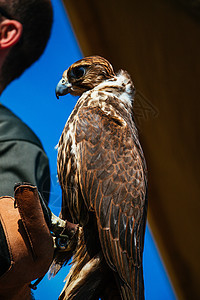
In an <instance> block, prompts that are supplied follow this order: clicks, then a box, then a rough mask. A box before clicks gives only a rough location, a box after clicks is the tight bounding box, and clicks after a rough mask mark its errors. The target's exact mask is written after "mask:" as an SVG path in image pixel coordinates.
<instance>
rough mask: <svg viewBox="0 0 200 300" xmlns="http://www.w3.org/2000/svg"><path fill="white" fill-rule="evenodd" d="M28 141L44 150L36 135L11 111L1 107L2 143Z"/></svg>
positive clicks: (0, 138) (0, 130) (0, 127)
mask: <svg viewBox="0 0 200 300" xmlns="http://www.w3.org/2000/svg"><path fill="white" fill-rule="evenodd" d="M12 140H13V141H14V140H15V141H17V140H18V141H20V140H21V141H26V142H30V143H33V144H35V145H37V146H38V147H40V148H41V149H43V147H42V144H41V142H40V140H39V139H38V137H37V136H36V134H35V133H34V132H33V131H32V130H31V129H30V128H29V127H28V126H27V125H26V124H25V123H24V122H23V121H22V120H21V119H20V118H19V117H17V116H16V115H15V114H14V113H13V112H12V111H11V110H9V109H8V108H6V107H5V106H3V105H0V142H5V141H12Z"/></svg>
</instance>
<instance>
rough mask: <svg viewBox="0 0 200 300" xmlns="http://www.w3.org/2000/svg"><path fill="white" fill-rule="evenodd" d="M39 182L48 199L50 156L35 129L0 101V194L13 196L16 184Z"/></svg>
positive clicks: (44, 195) (40, 188)
mask: <svg viewBox="0 0 200 300" xmlns="http://www.w3.org/2000/svg"><path fill="white" fill-rule="evenodd" d="M19 182H20V183H21V182H29V183H31V184H33V185H36V186H37V187H38V189H39V191H40V192H41V194H42V196H43V197H44V198H45V200H47V201H48V198H49V188H50V174H49V163H48V158H47V156H46V154H45V152H44V149H43V147H42V144H41V142H40V141H39V139H38V138H37V136H36V135H35V134H34V133H33V131H32V130H31V129H30V128H29V127H28V126H27V125H26V124H25V123H23V122H22V121H21V120H20V119H19V118H18V117H17V116H15V115H14V114H13V113H12V112H11V111H10V110H9V109H7V108H6V107H5V106H3V105H1V104H0V196H5V195H8V196H13V191H14V189H13V188H14V185H15V183H19Z"/></svg>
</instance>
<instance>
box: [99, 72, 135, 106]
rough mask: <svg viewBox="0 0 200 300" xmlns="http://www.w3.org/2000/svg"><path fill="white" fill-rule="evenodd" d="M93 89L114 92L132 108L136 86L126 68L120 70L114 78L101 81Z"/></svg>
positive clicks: (113, 93)
mask: <svg viewBox="0 0 200 300" xmlns="http://www.w3.org/2000/svg"><path fill="white" fill-rule="evenodd" d="M93 91H104V92H107V93H112V95H115V96H116V97H117V98H118V99H120V100H121V101H122V102H123V103H124V104H126V105H127V106H129V107H131V108H132V105H133V98H134V92H135V88H134V85H133V82H132V80H131V77H130V75H129V74H128V73H127V72H126V71H124V70H120V71H119V73H117V74H116V76H115V77H114V78H111V79H108V80H105V81H103V82H101V83H100V84H99V85H97V86H96V87H95V88H94V89H93Z"/></svg>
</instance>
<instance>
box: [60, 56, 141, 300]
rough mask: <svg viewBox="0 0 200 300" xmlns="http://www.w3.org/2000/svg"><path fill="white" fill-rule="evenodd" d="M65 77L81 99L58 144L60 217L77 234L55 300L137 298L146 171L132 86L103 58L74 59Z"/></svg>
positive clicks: (74, 92) (71, 91)
mask: <svg viewBox="0 0 200 300" xmlns="http://www.w3.org/2000/svg"><path fill="white" fill-rule="evenodd" d="M80 66H83V68H84V70H82V69H77V68H78V67H80ZM74 68H76V72H74V73H77V74H78V76H77V77H78V78H76V77H75V76H74V73H73V71H72V70H74ZM81 72H82V73H83V76H80V75H81V74H82V73H81ZM70 74H71V75H72V77H70ZM63 77H66V80H68V82H70V83H71V84H72V87H71V89H70V91H69V92H70V93H72V94H78V95H81V97H80V98H79V100H78V102H77V104H76V106H75V108H74V110H73V112H72V114H71V115H70V117H69V119H68V121H67V123H66V126H65V128H64V130H63V133H62V136H61V138H60V141H59V145H58V177H59V181H60V184H61V187H62V192H63V203H62V212H61V214H62V217H63V218H65V219H67V218H68V219H70V221H72V222H74V223H79V224H80V225H81V226H82V230H81V231H80V235H79V240H78V246H77V252H76V254H75V256H74V262H73V266H72V269H71V271H70V274H69V275H68V280H67V283H66V285H65V288H64V290H63V292H62V296H61V299H82V298H81V297H83V295H85V296H86V295H87V296H86V298H87V299H98V298H99V297H102V299H108V297H109V294H110V296H111V295H112V293H113V292H115V298H114V299H117V297H118V298H119V299H120V297H121V299H143V297H144V287H143V271H142V253H143V243H144V230H145V222H146V205H147V203H146V202H147V200H146V190H147V171H146V164H145V159H144V155H143V151H142V149H141V146H140V143H139V140H138V135H137V130H136V127H135V124H134V121H133V115H132V101H133V94H134V87H133V84H132V81H131V79H130V77H129V75H128V73H127V72H125V71H121V72H120V73H118V74H117V75H116V74H115V73H114V71H113V68H112V66H111V65H110V63H109V62H108V61H106V60H105V59H103V58H101V57H89V58H85V59H82V60H80V61H78V62H76V63H75V64H73V65H72V66H71V67H70V68H69V69H68V70H67V71H65V72H64V74H63ZM86 270H87V272H86ZM84 276H85V277H84ZM86 287H87V288H89V287H90V288H89V289H90V296H88V294H84V293H86ZM117 287H118V288H117ZM117 290H118V296H116V293H117ZM86 298H85V299H86Z"/></svg>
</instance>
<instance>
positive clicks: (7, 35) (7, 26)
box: [0, 19, 23, 49]
mask: <svg viewBox="0 0 200 300" xmlns="http://www.w3.org/2000/svg"><path fill="white" fill-rule="evenodd" d="M22 31H23V26H22V24H21V23H20V22H18V21H16V20H9V19H6V20H4V21H2V22H1V23H0V49H7V48H10V47H12V46H14V45H15V44H16V43H17V42H18V41H19V39H20V37H21V36H22Z"/></svg>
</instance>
